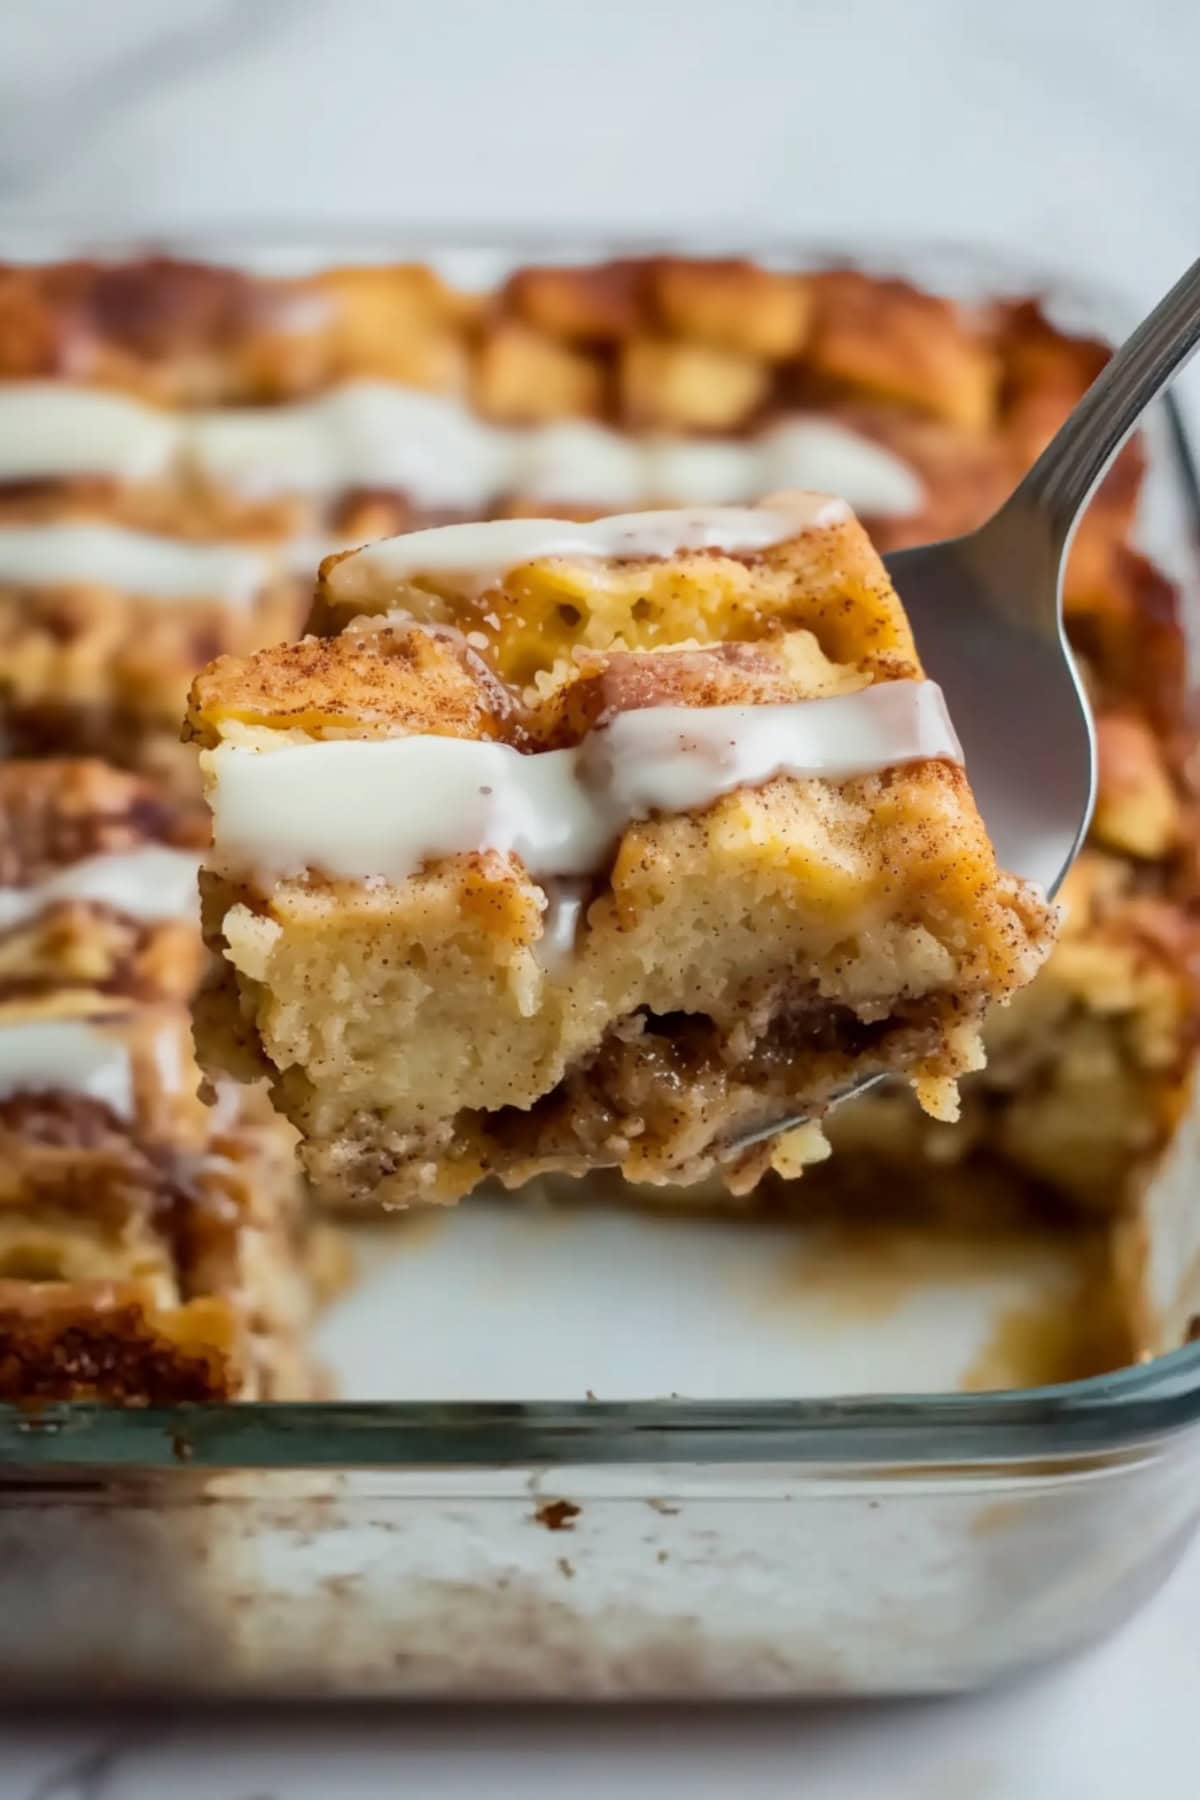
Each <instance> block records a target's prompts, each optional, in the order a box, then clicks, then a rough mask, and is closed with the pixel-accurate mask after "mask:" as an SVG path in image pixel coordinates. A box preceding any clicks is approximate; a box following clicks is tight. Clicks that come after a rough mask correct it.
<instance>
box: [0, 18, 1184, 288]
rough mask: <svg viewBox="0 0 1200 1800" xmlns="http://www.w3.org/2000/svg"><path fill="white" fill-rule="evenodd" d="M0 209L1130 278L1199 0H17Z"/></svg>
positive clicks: (1161, 278) (1156, 216) (1167, 257)
mask: <svg viewBox="0 0 1200 1800" xmlns="http://www.w3.org/2000/svg"><path fill="white" fill-rule="evenodd" d="M4 40H5V41H4V55H3V62H2V66H0V220H12V219H28V218H31V217H38V216H45V215H47V214H49V215H52V216H57V217H62V218H74V219H83V220H85V221H95V222H96V223H97V224H98V225H102V224H104V223H106V222H108V221H110V220H113V221H127V220H134V221H138V222H142V223H151V224H155V225H158V226H167V225H171V224H174V223H176V222H178V221H180V220H186V221H190V222H196V221H209V220H212V219H226V220H229V219H242V220H250V221H253V220H260V219H275V218H279V217H283V218H293V219H298V220H303V219H315V220H321V221H327V220H335V219H336V220H342V221H353V220H372V219H375V220H379V219H387V220H391V219H396V218H402V219H406V220H410V221H423V222H426V223H432V224H436V225H442V224H444V223H450V224H456V223H457V224H466V225H469V224H472V223H476V222H480V221H482V222H488V223H510V224H526V225H530V224H533V225H545V224H548V223H549V224H556V225H562V226H572V225H576V226H577V225H580V224H583V225H587V226H596V225H618V226H625V227H630V228H639V229H643V230H652V229H660V228H668V229H672V230H684V229H688V228H695V227H701V228H704V229H707V230H711V231H720V230H728V231H729V232H730V234H731V235H738V236H748V235H751V234H752V233H753V232H754V231H755V230H756V229H759V228H768V229H771V230H775V231H781V230H785V229H786V230H790V229H793V228H794V229H797V230H801V231H804V232H806V233H816V234H817V235H833V236H846V235H849V236H855V235H856V234H868V235H872V234H873V235H878V234H880V233H881V232H886V233H888V234H893V233H894V234H895V235H897V236H901V237H903V236H905V235H908V234H912V233H917V234H920V235H923V236H927V235H930V234H933V235H936V236H938V237H946V238H964V237H965V238H967V239H970V240H972V241H975V242H982V243H985V244H989V245H992V244H994V245H1000V246H1004V247H1008V248H1014V247H1015V248H1023V249H1025V250H1027V251H1028V252H1029V253H1030V254H1031V255H1032V256H1033V257H1034V258H1037V259H1043V260H1050V261H1052V262H1056V263H1059V264H1063V265H1066V266H1068V267H1072V268H1076V269H1079V270H1081V271H1084V272H1087V273H1089V274H1092V275H1100V276H1103V277H1107V278H1108V279H1110V280H1112V281H1115V282H1117V283H1119V284H1121V285H1123V286H1124V287H1126V288H1128V289H1129V290H1131V291H1132V293H1133V294H1134V296H1135V297H1144V296H1148V295H1151V294H1152V293H1153V292H1154V291H1155V290H1156V289H1157V288H1159V287H1161V286H1162V285H1164V284H1165V283H1166V282H1167V281H1168V280H1169V278H1170V277H1171V276H1172V275H1173V274H1174V273H1176V272H1177V270H1178V267H1179V265H1180V263H1181V262H1182V261H1183V260H1184V259H1185V258H1186V256H1187V254H1188V246H1189V239H1190V237H1191V236H1192V235H1194V234H1197V231H1198V228H1200V154H1198V153H1197V152H1198V151H1200V125H1198V122H1197V80H1198V76H1200V4H1197V0H1004V3H1003V4H990V3H987V0H823V3H822V4H814V3H812V0H689V3H684V0H591V3H587V4H580V3H579V0H426V3H424V4H419V3H417V0H170V4H164V3H163V0H108V3H107V4H103V5H101V4H98V0H37V4H34V5H28V6H22V7H9V8H6V9H5V29H4Z"/></svg>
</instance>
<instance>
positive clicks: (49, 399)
mask: <svg viewBox="0 0 1200 1800" xmlns="http://www.w3.org/2000/svg"><path fill="white" fill-rule="evenodd" d="M173 462H177V463H178V464H179V465H180V466H189V467H191V468H193V469H195V470H196V471H197V472H198V473H200V474H201V475H202V476H204V477H205V478H207V479H209V480H211V481H216V482H220V483H223V484H226V485H228V486H231V487H233V488H235V489H238V490H239V491H241V492H243V493H246V494H248V495H265V494H282V493H289V492H294V493H304V494H313V495H333V494H336V493H338V492H340V491H342V490H344V489H346V488H351V487H377V488H394V489H400V490H402V491H404V492H406V493H407V494H408V495H409V496H410V498H411V499H412V501H413V502H414V504H415V505H418V506H428V507H447V508H456V509H459V508H461V509H462V510H463V511H466V512H479V511H482V510H484V509H486V508H487V507H488V506H490V505H492V504H494V503H495V502H497V501H498V500H500V499H502V498H503V497H504V496H506V495H509V494H524V495H527V496H528V497H529V498H531V499H534V500H544V501H547V502H552V501H558V502H563V503H565V502H568V501H571V502H576V503H578V504H581V505H594V506H601V507H621V506H635V505H638V504H643V503H646V502H648V501H649V502H668V503H674V504H676V505H681V506H691V505H705V504H708V503H710V502H714V501H722V502H738V501H742V500H751V499H754V498H756V497H757V496H758V495H760V494H764V493H770V492H771V491H772V490H773V489H775V488H779V487H791V486H795V487H814V488H825V489H828V490H829V491H831V492H833V493H838V494H842V495H844V496H845V498H846V500H847V502H848V503H849V505H850V506H851V507H853V509H854V510H855V511H856V512H859V513H867V514H890V513H896V514H906V513H911V512H914V511H916V510H917V509H918V508H919V506H920V504H921V485H920V483H919V481H918V480H917V477H916V476H915V474H914V473H913V471H912V470H911V469H910V468H909V467H908V466H907V464H905V463H904V462H902V461H901V459H900V458H899V457H897V456H895V455H894V454H893V453H892V452H891V451H890V450H888V449H886V448H885V447H884V446H883V445H881V444H877V443H875V442H873V441H872V440H871V439H870V438H868V437H865V436H863V435H861V434H860V433H858V432H856V431H853V430H851V429H850V428H849V427H847V426H845V425H840V424H837V423H836V422H834V421H831V420H824V419H819V418H795V419H791V420H787V421H784V422H783V423H781V424H778V425H774V426H771V427H769V428H768V429H767V430H766V431H764V432H761V433H758V434H755V435H751V436H747V437H738V438H704V439H694V440H691V439H682V438H659V439H654V438H648V439H640V438H632V437H628V436H626V435H624V434H623V433H621V432H618V431H613V430H611V429H609V428H608V427H606V426H602V425H597V424H593V423H590V422H588V421H586V420H563V421H561V422H558V423H556V424H552V425H539V426H525V427H521V428H519V429H517V428H514V429H503V428H501V427H498V426H495V425H490V424H489V423H488V422H487V421H486V420H484V419H480V418H479V417H477V416H476V415H475V414H474V413H473V412H472V411H471V410H470V408H469V407H468V406H467V404H466V403H465V401H464V400H462V399H461V398H460V397H459V396H457V395H449V394H434V393H426V392H424V391H423V390H421V389H418V388H406V387H401V386H400V385H398V384H397V383H395V382H387V381H355V382H347V383H345V384H344V385H343V386H341V387H339V388H335V389H333V390H331V391H330V392H329V393H326V394H322V395H320V396H319V397H318V398H316V399H314V400H304V401H298V402H295V403H293V404H291V405H287V406H269V407H242V408H238V407H222V408H217V409H213V410H210V411H205V412H197V413H172V412H167V411H165V410H163V409H161V408H158V407H154V406H150V405H147V404H146V403H145V402H143V401H140V400H134V399H131V398H129V397H127V396H125V395H122V394H112V393H106V392H104V391H103V390H101V389H98V388H86V387H72V386H69V385H68V384H66V383H64V382H54V381H40V382H39V381H31V382H6V383H2V384H0V480H9V481H20V480H33V479H38V478H41V477H48V476H67V475H89V474H94V475H111V476H115V477H117V478H119V479H121V480H127V481H140V480H147V479H150V478H152V477H154V476H155V475H159V474H162V473H163V472H164V471H165V470H166V469H167V468H168V466H169V465H170V464H172V463H173Z"/></svg>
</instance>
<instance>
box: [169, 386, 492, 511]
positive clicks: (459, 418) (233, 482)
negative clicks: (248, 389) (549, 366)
mask: <svg viewBox="0 0 1200 1800" xmlns="http://www.w3.org/2000/svg"><path fill="white" fill-rule="evenodd" d="M187 448H188V451H189V453H190V455H191V456H192V457H193V458H194V460H195V462H196V464H197V466H198V467H199V469H200V470H201V472H202V473H203V474H204V475H206V476H207V477H209V479H211V480H215V481H218V482H223V483H227V484H228V485H229V486H231V487H235V488H239V489H241V490H242V491H243V492H245V493H250V494H269V493H288V492H296V493H316V494H331V493H337V492H338V491H339V490H341V489H344V488H353V487H378V488H395V489H398V490H401V491H403V492H404V493H405V494H407V495H408V497H409V499H410V500H412V502H413V503H414V505H417V506H447V507H463V508H467V509H470V508H472V507H477V506H479V505H480V504H482V503H483V502H485V501H486V500H488V499H489V498H491V497H492V496H494V495H496V494H498V493H499V492H501V491H502V490H503V488H504V486H505V470H506V467H507V465H508V463H509V461H510V460H511V452H510V449H509V445H508V442H507V436H506V434H505V433H503V432H500V431H497V430H495V429H494V428H493V427H492V426H490V425H488V424H487V423H486V422H485V421H484V420H482V419H478V418H476V417H475V415H474V414H472V413H471V412H469V411H468V410H467V408H466V407H465V406H464V405H463V404H462V402H461V401H458V400H454V399H451V398H447V397H446V396H445V395H442V394H428V393H424V392H422V391H421V390H420V389H418V388H405V387H399V386H397V385H396V384H395V383H391V382H379V381H361V382H352V383H348V384H347V385H346V386H344V387H340V388H335V389H333V390H332V391H331V392H330V393H328V394H322V395H321V396H320V398H319V399H316V400H309V401H304V402H302V403H300V404H299V405H296V406H288V407H275V406H267V407H253V408H245V409H242V410H240V411H235V410H233V409H225V410H221V411H217V412H210V413H202V414H200V415H198V416H197V417H196V418H195V420H194V421H193V423H192V425H191V429H190V432H189V440H188V446H187Z"/></svg>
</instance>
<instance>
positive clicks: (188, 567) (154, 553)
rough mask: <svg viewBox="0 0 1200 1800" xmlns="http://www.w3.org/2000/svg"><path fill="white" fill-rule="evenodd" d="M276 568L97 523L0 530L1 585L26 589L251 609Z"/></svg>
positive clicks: (265, 559) (242, 555)
mask: <svg viewBox="0 0 1200 1800" xmlns="http://www.w3.org/2000/svg"><path fill="white" fill-rule="evenodd" d="M272 567H273V558H272V557H271V555H270V553H269V552H267V551H264V550H255V549H254V548H252V547H251V546H250V545H248V544H229V543H225V544H213V543H192V542H189V541H188V540H186V539H183V538H166V537H152V536H150V535H149V534H148V533H146V532H141V531H127V530H125V529H124V528H123V527H122V526H119V525H108V524H104V523H101V522H99V521H82V520H67V521H64V520H55V521H53V522H51V523H47V524H41V525H0V581H3V582H13V583H16V584H19V585H22V586H28V587H47V586H57V585H67V584H70V583H81V582H87V583H89V584H94V585H96V586H100V587H111V588H117V589H119V590H121V591H122V592H124V593H127V594H139V595H145V596H146V597H147V598H150V599H155V600H205V599H214V600H223V601H226V602H228V603H229V604H231V605H236V606H245V605H247V604H248V603H249V602H250V601H252V600H253V599H254V597H255V596H256V595H257V594H258V593H260V592H261V590H262V588H263V587H264V586H265V584H266V582H267V581H268V580H269V579H270V576H271V572H272Z"/></svg>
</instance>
